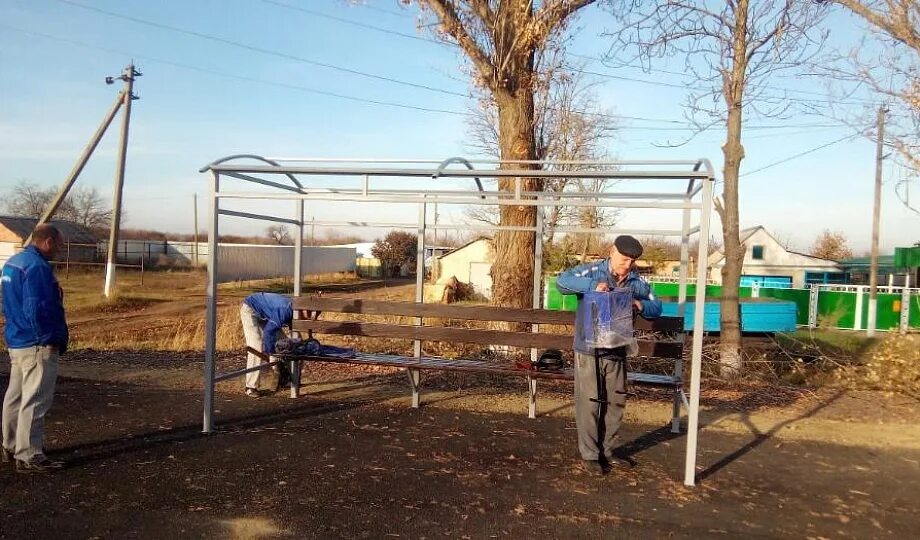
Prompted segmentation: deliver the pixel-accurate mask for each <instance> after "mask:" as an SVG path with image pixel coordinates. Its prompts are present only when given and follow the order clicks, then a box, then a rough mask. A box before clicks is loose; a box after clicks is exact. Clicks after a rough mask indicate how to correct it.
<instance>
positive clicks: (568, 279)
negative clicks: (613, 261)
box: [556, 259, 661, 354]
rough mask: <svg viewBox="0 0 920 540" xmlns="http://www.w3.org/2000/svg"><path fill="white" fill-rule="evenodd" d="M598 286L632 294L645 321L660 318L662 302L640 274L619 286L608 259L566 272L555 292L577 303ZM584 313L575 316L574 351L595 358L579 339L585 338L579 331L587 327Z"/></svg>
mask: <svg viewBox="0 0 920 540" xmlns="http://www.w3.org/2000/svg"><path fill="white" fill-rule="evenodd" d="M598 283H606V284H607V285H608V286H609V287H610V289H613V288H614V287H623V288H627V289H629V290H630V291H632V295H633V298H634V299H636V300H638V301H639V303H641V304H642V311H641V312H639V315H640V316H642V318H643V319H657V318H658V317H660V316H661V300H658V299H657V298H655V295H654V294H652V288H651V287H649V284H648V283H647V282H646V281H645V280H643V279H642V278H641V277H639V273H638V272H636V271H635V270H633V271H632V272H630V273H629V275H628V276H626V279H625V280H624V282H623V283H620V284H617V281H616V277H614V276H613V274H611V273H610V262H609V261H608V260H607V259H602V260H600V261H595V262H590V263H585V264H581V265H578V266H576V267H574V268H570V269H568V270H566V271H565V272H563V273H562V274H560V275H559V277H558V278H557V280H556V289H558V290H559V292H561V293H562V294H576V295H578V301H579V302H581V299H582V297H583V296H584V294H585V293H588V292H591V291H594V290H596V288H597V285H598ZM583 312H584V310H578V311H577V312H576V314H575V350H576V351H578V352H581V353H586V354H593V353H594V349H592V348H591V347H589V346H587V345H586V344H585V343H584V341H583V340H581V339H580V336H582V335H583V334H584V333H583V332H581V331H580V330H581V329H582V327H583V325H584V324H585V321H584V320H582V318H583Z"/></svg>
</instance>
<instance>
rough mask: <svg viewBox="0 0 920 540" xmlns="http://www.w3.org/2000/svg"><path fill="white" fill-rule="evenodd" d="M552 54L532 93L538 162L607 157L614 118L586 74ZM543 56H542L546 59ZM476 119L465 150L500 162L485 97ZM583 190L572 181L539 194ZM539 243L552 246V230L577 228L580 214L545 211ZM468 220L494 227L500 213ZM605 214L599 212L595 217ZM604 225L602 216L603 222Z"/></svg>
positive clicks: (478, 211) (548, 183)
mask: <svg viewBox="0 0 920 540" xmlns="http://www.w3.org/2000/svg"><path fill="white" fill-rule="evenodd" d="M554 51H556V54H554V55H553V56H552V59H551V60H550V61H548V62H549V63H550V65H549V66H547V67H543V62H542V61H541V62H538V66H537V74H538V75H539V77H540V79H541V80H545V81H546V82H545V83H544V84H540V85H538V86H537V88H536V90H535V96H534V100H535V104H536V109H535V120H534V122H535V136H536V140H537V156H538V158H539V159H543V160H553V161H592V160H602V159H605V158H606V157H607V154H606V151H605V148H604V143H605V142H607V141H609V140H610V139H611V138H612V137H613V135H614V132H615V131H616V124H615V122H614V121H613V115H611V114H608V113H607V112H606V111H604V110H603V109H602V108H601V106H600V105H599V103H598V100H597V95H596V94H595V93H594V91H593V86H594V85H593V84H590V83H588V82H586V81H585V77H584V73H583V71H581V70H578V69H569V68H567V67H566V66H565V65H564V62H563V61H562V60H561V59H559V58H558V54H560V53H559V52H558V51H559V48H558V47H556V48H554ZM546 56H547V55H546V53H545V52H544V54H542V55H540V58H541V59H542V58H545V57H546ZM478 103H479V105H480V107H479V109H478V111H477V114H475V115H474V116H472V117H470V119H469V121H468V131H469V134H470V140H471V141H472V142H471V144H470V145H469V146H470V148H471V149H472V150H473V151H476V152H479V153H484V154H487V155H491V156H495V157H498V156H499V155H500V150H499V144H498V113H497V110H496V106H495V102H494V101H493V100H492V99H491V98H490V96H489V95H488V94H484V95H483V96H481V97H480V98H479V100H478ZM551 168H553V169H557V170H578V169H579V168H583V167H582V166H579V165H575V164H564V163H560V164H553V165H551ZM591 185H593V186H595V189H596V190H603V189H604V188H606V187H607V186H608V185H609V182H608V181H601V182H593V183H592V184H591ZM585 188H586V184H585V183H584V182H580V183H579V182H576V181H575V180H574V179H571V178H555V179H548V180H545V181H544V184H543V191H544V192H546V193H550V194H554V195H558V194H561V193H562V192H564V191H573V190H574V191H580V192H584V191H585ZM546 213H547V214H546V216H545V221H544V236H543V241H544V242H545V243H546V244H552V243H553V241H554V240H555V235H556V229H557V228H558V227H559V226H560V225H562V224H563V223H578V222H581V221H583V220H580V219H579V217H580V215H581V214H582V213H580V212H579V211H576V210H575V209H574V208H572V207H570V206H564V205H558V206H552V207H549V208H547V209H546ZM465 214H466V216H467V217H469V218H470V219H472V220H474V221H479V222H483V223H488V224H490V225H497V224H498V223H499V211H498V209H497V208H495V207H494V206H474V207H470V208H469V209H467V210H466V211H465ZM603 214H609V212H606V213H605V212H601V214H599V217H602V215H603ZM603 217H604V220H603V221H607V220H606V216H603Z"/></svg>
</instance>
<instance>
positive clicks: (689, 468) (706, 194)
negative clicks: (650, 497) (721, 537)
mask: <svg viewBox="0 0 920 540" xmlns="http://www.w3.org/2000/svg"><path fill="white" fill-rule="evenodd" d="M713 181H714V179H713V177H712V176H710V177H709V178H707V179H705V180H703V198H702V201H701V209H700V242H699V248H698V249H697V261H696V295H695V304H696V305H695V308H694V310H693V352H692V354H691V363H690V410H689V411H688V414H687V455H686V458H685V462H684V484H685V485H688V486H692V485H694V484H696V446H697V431H698V430H699V424H700V422H699V414H700V377H701V364H702V361H703V313H704V311H705V309H704V307H705V304H706V264H707V260H706V254H707V253H708V252H709V218H710V214H711V213H712V184H713Z"/></svg>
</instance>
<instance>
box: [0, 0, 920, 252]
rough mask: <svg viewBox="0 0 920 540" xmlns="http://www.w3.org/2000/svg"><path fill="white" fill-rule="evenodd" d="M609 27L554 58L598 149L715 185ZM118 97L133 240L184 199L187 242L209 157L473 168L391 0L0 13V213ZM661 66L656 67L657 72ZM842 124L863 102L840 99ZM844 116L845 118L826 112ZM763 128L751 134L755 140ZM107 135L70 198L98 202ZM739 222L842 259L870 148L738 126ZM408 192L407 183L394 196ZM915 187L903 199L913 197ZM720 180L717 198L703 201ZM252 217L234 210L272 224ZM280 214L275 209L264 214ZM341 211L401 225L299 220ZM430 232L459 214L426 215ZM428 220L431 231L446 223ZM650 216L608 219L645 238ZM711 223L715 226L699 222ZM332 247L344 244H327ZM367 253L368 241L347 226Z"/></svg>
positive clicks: (451, 104) (848, 32) (827, 126)
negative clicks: (583, 95)
mask: <svg viewBox="0 0 920 540" xmlns="http://www.w3.org/2000/svg"><path fill="white" fill-rule="evenodd" d="M834 17H835V19H834V20H833V21H832V22H833V24H832V25H831V28H833V31H832V41H835V42H836V43H838V44H844V45H847V44H849V43H855V42H856V40H857V39H858V36H859V33H860V29H859V28H858V26H857V25H856V23H855V22H854V21H852V20H851V19H849V18H846V17H844V16H842V15H841V14H837V15H835V16H834ZM614 26H615V24H614V22H613V21H612V20H611V19H610V17H609V16H608V15H607V14H606V13H605V12H604V11H602V10H601V9H599V8H595V7H591V8H588V9H587V10H585V11H584V12H583V13H582V14H581V15H580V17H579V18H578V19H577V20H576V21H575V24H574V25H573V26H572V39H571V44H570V51H571V52H573V53H575V54H578V55H580V56H578V57H577V61H578V62H580V63H582V65H583V66H584V67H583V68H582V69H584V70H586V71H590V72H592V73H593V74H594V75H589V76H588V80H590V82H591V83H593V84H594V87H593V88H594V91H595V92H596V94H597V98H598V101H599V102H600V103H601V105H602V106H603V108H604V109H605V111H607V112H608V113H610V114H612V115H619V116H621V117H628V118H620V119H618V120H616V127H617V133H616V135H615V137H614V138H613V139H612V140H611V141H609V144H608V146H609V148H608V149H607V153H608V155H609V156H611V158H615V159H623V160H643V159H649V160H671V159H696V158H708V159H709V160H711V161H712V163H713V166H714V167H715V169H716V171H717V176H718V177H720V178H721V169H722V151H721V144H722V141H723V140H724V132H723V130H722V129H720V128H718V127H717V128H713V129H711V130H709V131H707V132H705V133H702V134H700V135H698V136H697V137H695V138H694V139H693V140H692V141H691V142H689V143H687V144H685V145H681V146H668V145H667V143H668V142H673V141H676V140H680V139H682V138H683V135H685V134H687V133H689V132H688V131H686V125H684V124H680V123H675V122H683V121H684V120H685V117H684V109H683V105H684V103H685V98H686V93H687V87H688V86H689V85H690V83H689V82H688V80H687V77H686V76H683V75H681V74H680V72H681V66H682V64H680V63H675V62H671V63H670V64H656V65H655V66H654V68H655V69H654V70H653V71H651V72H644V71H643V70H641V69H639V68H638V67H629V66H627V67H623V66H614V65H610V64H609V63H608V64H606V65H605V64H604V63H602V62H601V61H599V60H588V59H586V57H587V58H598V57H600V56H602V55H603V54H604V53H605V52H606V51H607V50H608V49H609V48H610V46H611V41H610V38H608V37H604V36H603V35H602V34H603V33H604V31H605V30H609V29H610V28H612V27H614ZM132 60H133V61H134V62H135V63H136V65H137V68H138V69H139V70H140V71H141V72H142V73H143V76H141V77H139V78H138V79H137V81H136V84H135V93H136V94H137V95H138V96H139V97H140V99H139V100H137V101H135V102H134V103H133V107H132V115H131V126H130V137H129V145H128V160H127V168H126V176H125V186H124V200H125V207H126V211H127V214H128V220H127V223H126V224H125V225H126V226H128V227H132V228H150V229H159V230H165V231H171V232H191V231H192V229H193V214H194V212H193V198H194V196H195V194H197V195H198V210H199V212H198V213H199V220H200V222H199V223H200V228H204V224H203V223H204V216H205V214H206V208H207V206H206V201H205V198H206V194H207V189H208V188H207V186H208V176H207V175H204V174H201V173H199V172H198V170H199V168H201V167H202V166H203V165H205V164H207V163H209V162H211V161H214V160H216V159H219V158H221V157H224V156H228V155H232V154H239V153H246V154H258V155H262V156H298V157H328V158H362V157H375V158H423V159H434V160H440V159H444V158H447V157H453V156H467V157H475V156H473V155H472V153H471V150H470V148H469V146H468V144H467V140H468V131H467V127H466V114H467V112H468V111H469V110H470V109H471V108H473V107H474V106H475V104H474V102H473V101H472V100H471V99H470V98H469V97H468V96H469V88H470V87H469V82H468V76H467V71H466V69H465V64H464V61H463V57H462V54H460V52H459V51H458V50H457V49H456V48H452V47H450V46H446V45H444V44H441V43H437V42H434V41H433V40H431V39H430V35H429V34H428V33H427V30H426V29H425V28H420V26H419V24H418V13H417V11H416V8H415V7H408V8H407V7H404V6H401V5H400V3H399V2H397V1H396V0H368V1H367V2H364V3H355V2H348V1H345V0H311V1H303V2H297V1H296V0H195V1H180V0H164V1H161V2H146V1H141V0H121V1H116V0H95V1H94V0H28V1H17V0H0V164H2V174H0V198H2V197H6V196H8V194H9V193H10V192H11V189H12V187H13V186H14V185H15V184H16V183H18V182H20V181H28V182H33V183H36V184H39V185H43V186H51V185H55V186H56V185H59V184H61V183H62V182H63V181H64V180H65V179H66V177H67V175H68V173H69V172H70V170H71V168H72V167H73V165H74V163H75V161H76V159H77V157H78V156H79V155H80V153H81V152H82V150H83V148H84V146H85V145H86V143H87V142H88V141H89V139H90V137H91V135H92V134H93V132H94V131H95V130H96V128H97V126H98V125H99V123H100V121H101V120H102V118H103V116H104V114H105V113H106V111H107V110H108V109H109V108H110V106H111V105H112V102H113V100H114V99H115V96H116V95H117V93H118V90H119V89H120V82H119V83H118V84H116V85H112V86H109V85H106V84H105V82H104V79H105V77H106V76H116V77H117V76H118V75H120V73H121V71H122V70H123V68H124V67H125V66H126V65H128V64H129V63H130V62H131V61H132ZM662 70H663V71H662ZM771 84H775V85H776V86H781V87H784V88H793V89H794V90H795V93H794V94H791V95H794V96H799V97H807V98H808V99H816V100H824V99H828V98H827V97H826V96H827V94H826V88H825V85H824V82H823V81H822V80H821V79H820V78H802V77H799V78H794V77H783V78H779V79H777V80H776V81H775V83H774V82H771ZM850 99H853V100H854V101H853V102H852V106H853V107H854V108H863V107H864V106H867V105H868V106H871V104H872V103H874V101H873V100H874V98H873V97H872V96H870V95H865V94H858V95H856V96H853V97H851V98H850ZM845 105H846V104H845ZM765 126H768V128H765ZM118 127H119V125H118V123H117V122H115V123H113V125H112V127H111V128H110V129H109V132H108V133H107V134H106V136H105V138H104V140H103V141H102V143H101V144H100V145H99V147H98V149H97V150H96V152H95V154H94V155H93V157H92V159H91V160H90V162H89V164H88V165H87V167H86V169H85V170H84V171H83V173H82V175H81V177H80V179H79V180H78V185H88V186H95V187H96V188H97V189H98V190H99V191H100V193H102V194H103V195H104V196H106V197H110V194H111V192H112V184H113V179H114V176H115V161H116V155H117V143H118ZM746 128H750V129H748V130H747V131H746V132H745V133H746V136H745V140H744V144H745V150H746V158H745V159H744V161H743V164H742V178H741V186H740V189H741V201H740V207H741V226H742V228H745V227H754V226H757V225H762V226H764V227H766V228H767V230H769V231H770V232H771V233H773V234H774V236H776V237H777V238H778V239H780V241H782V242H784V243H787V244H788V245H789V246H790V248H792V249H795V250H799V251H806V250H807V249H808V248H809V247H810V246H811V244H812V243H813V242H814V240H815V238H816V237H817V236H818V235H819V234H820V233H821V232H822V231H823V230H825V229H828V230H831V231H837V232H841V233H843V234H844V235H845V236H846V237H847V239H848V241H849V245H850V247H851V248H852V249H853V250H854V252H856V253H857V254H859V253H862V252H865V251H867V250H868V249H869V247H870V241H871V224H872V200H873V182H874V177H875V144H874V143H873V142H872V141H871V140H868V139H865V138H862V137H855V138H847V137H848V136H849V135H851V134H852V133H853V132H852V130H851V129H850V128H848V127H846V126H843V125H842V124H839V123H836V122H834V121H832V120H829V119H828V118H824V117H816V116H809V115H805V114H801V113H793V114H790V115H789V116H788V117H787V118H781V119H770V118H767V119H759V118H751V119H750V120H748V121H747V123H746ZM902 175H903V172H902V171H901V170H900V169H899V168H898V167H896V166H895V165H893V164H892V163H891V160H888V161H887V162H886V166H885V169H884V174H883V178H884V184H883V198H882V220H881V238H880V244H881V250H882V253H883V254H884V253H891V251H892V250H893V248H894V247H896V246H909V245H913V244H914V243H915V242H917V241H920V233H918V231H920V215H918V214H916V213H914V212H911V211H910V210H908V209H907V208H905V207H904V206H903V205H902V204H901V202H900V201H899V199H898V198H897V197H896V195H895V190H894V186H895V183H896V182H898V181H899V180H900V179H901V178H902ZM405 185H418V184H411V183H409V184H405ZM914 186H917V183H916V182H914ZM720 189H721V184H718V185H717V191H720ZM270 206H271V205H270V204H268V205H265V206H261V207H257V208H256V207H254V206H252V205H250V206H249V207H248V208H247V209H253V208H255V209H257V210H259V211H262V210H266V212H270V211H272V210H271V208H269V207H270ZM280 211H284V212H287V210H280ZM343 212H345V213H352V214H358V213H360V214H362V215H368V216H379V218H380V220H391V221H392V220H393V218H394V216H396V217H398V216H399V215H400V212H402V213H405V210H404V209H393V208H385V207H381V206H380V205H377V206H373V207H360V206H354V207H351V208H343V207H341V206H336V205H330V204H322V205H314V206H313V207H310V208H308V209H307V214H308V217H315V218H316V219H317V220H334V219H336V218H337V217H338V218H339V219H340V216H341V215H342V214H343ZM443 214H444V216H442V219H452V220H454V221H460V220H462V219H464V218H463V216H462V215H461V214H460V213H459V212H457V211H455V210H450V209H445V210H443ZM445 216H446V217H445ZM659 219H661V220H662V221H667V220H669V219H670V217H668V218H664V217H662V218H659V217H658V216H657V215H656V214H654V213H644V214H642V215H636V214H635V213H633V214H632V215H628V216H626V217H625V220H626V223H627V224H629V225H636V226H640V227H654V226H656V225H657V224H659V222H658V220H659ZM713 224H714V226H715V227H718V226H719V221H718V219H717V218H715V217H714V222H713ZM221 227H222V229H221V230H222V232H226V233H236V234H254V235H258V234H262V233H263V232H264V230H265V227H266V224H265V223H261V222H255V221H251V220H243V219H236V218H228V219H224V218H222V221H221ZM341 232H349V231H346V230H342V231H341ZM355 232H357V233H358V234H359V235H360V236H364V237H365V238H367V239H372V238H374V237H377V236H381V235H382V234H384V233H385V231H380V230H377V231H368V230H363V229H360V230H357V231H355Z"/></svg>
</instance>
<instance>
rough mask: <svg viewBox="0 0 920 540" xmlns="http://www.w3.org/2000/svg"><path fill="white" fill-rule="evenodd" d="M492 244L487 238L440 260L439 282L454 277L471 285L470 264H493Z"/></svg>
mask: <svg viewBox="0 0 920 540" xmlns="http://www.w3.org/2000/svg"><path fill="white" fill-rule="evenodd" d="M490 251H491V243H490V242H489V240H486V239H485V238H483V239H480V240H477V241H475V242H473V243H472V244H470V245H468V246H466V247H464V248H462V249H459V250H457V251H454V252H452V253H449V254H447V255H444V256H443V257H441V258H440V259H438V265H439V269H438V280H440V279H442V278H449V277H451V276H454V277H456V278H457V281H460V282H461V283H470V263H471V262H487V263H490V264H491V263H492V255H491V254H490Z"/></svg>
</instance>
